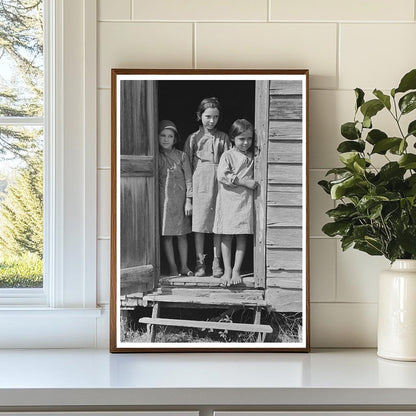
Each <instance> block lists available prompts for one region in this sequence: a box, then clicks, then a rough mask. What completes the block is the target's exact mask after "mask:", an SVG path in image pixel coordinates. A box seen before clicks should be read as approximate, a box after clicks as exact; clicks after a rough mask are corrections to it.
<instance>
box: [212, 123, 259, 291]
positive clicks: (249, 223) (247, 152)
mask: <svg viewBox="0 0 416 416" xmlns="http://www.w3.org/2000/svg"><path fill="white" fill-rule="evenodd" d="M253 133H254V129H253V125H252V124H251V123H250V122H249V121H247V120H244V119H239V120H236V121H235V122H234V123H233V125H232V126H231V129H230V139H231V141H232V142H233V143H234V147H233V148H232V149H231V150H228V151H226V152H225V153H224V154H223V155H222V156H221V160H220V163H219V165H218V183H219V186H218V188H219V189H218V197H217V205H216V211H215V224H214V233H217V234H222V236H221V249H222V257H223V261H224V275H223V276H222V278H221V280H222V283H223V284H224V285H225V286H231V285H236V284H239V283H241V265H242V263H243V260H244V255H245V252H246V243H247V234H253V228H254V219H253V215H254V205H253V204H254V189H255V188H256V187H257V185H258V184H257V182H256V181H255V180H254V161H253V154H252V152H251V147H252V144H253ZM234 236H235V237H236V240H237V241H236V252H235V259H234V267H231V257H232V253H231V247H232V240H233V238H234Z"/></svg>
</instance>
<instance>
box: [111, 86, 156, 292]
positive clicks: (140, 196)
mask: <svg viewBox="0 0 416 416" xmlns="http://www.w3.org/2000/svg"><path fill="white" fill-rule="evenodd" d="M155 88H156V87H155V83H153V82H145V81H130V80H125V81H121V85H120V161H119V163H120V286H121V295H125V294H131V293H146V292H147V291H150V290H152V289H153V288H154V287H155V286H156V283H157V282H156V279H157V274H158V267H159V266H158V264H159V260H158V257H159V255H158V246H159V244H158V235H159V234H158V210H157V204H156V195H157V187H156V185H157V169H156V167H157V160H156V153H155V152H156V149H155V145H154V143H155V137H156V134H157V132H156V131H155V126H156V123H155V120H156V117H157V114H156V106H155V105H156V104H155V103H156V92H155Z"/></svg>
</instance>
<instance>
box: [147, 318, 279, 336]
mask: <svg viewBox="0 0 416 416" xmlns="http://www.w3.org/2000/svg"><path fill="white" fill-rule="evenodd" d="M139 322H140V323H143V324H150V325H163V326H178V327H186V328H202V329H219V330H224V331H240V332H261V333H272V332H273V329H272V327H271V326H270V325H260V324H239V323H234V322H212V321H190V320H185V319H168V318H140V319H139Z"/></svg>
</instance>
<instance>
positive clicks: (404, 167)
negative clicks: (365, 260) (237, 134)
mask: <svg viewBox="0 0 416 416" xmlns="http://www.w3.org/2000/svg"><path fill="white" fill-rule="evenodd" d="M355 95H356V101H355V115H354V119H353V120H352V121H349V122H347V123H344V124H342V126H341V135H342V136H343V138H344V139H345V140H344V141H342V142H341V143H340V144H339V146H338V148H337V151H338V152H339V159H340V161H341V163H342V167H337V168H334V169H330V170H329V171H328V172H327V176H328V175H331V174H332V175H334V176H335V177H334V179H332V180H321V181H320V182H319V185H320V186H321V187H322V188H323V189H324V190H325V192H327V193H328V194H329V195H330V196H331V198H332V199H333V200H336V201H337V206H336V208H334V209H331V210H329V211H327V215H328V216H329V217H330V218H331V219H332V221H331V222H329V223H327V224H325V225H324V226H323V228H322V231H323V232H324V233H325V234H326V235H328V236H330V237H338V238H340V240H341V246H342V249H343V250H346V249H348V248H350V247H352V248H355V249H357V250H361V251H364V252H366V253H368V254H370V255H372V256H384V257H385V258H387V259H388V260H390V262H391V269H390V270H389V271H385V272H383V273H382V274H381V276H380V283H379V327H378V354H379V355H380V356H382V357H385V358H391V359H399V360H412V361H414V360H416V153H415V149H414V148H415V147H416V145H415V137H416V120H412V121H409V120H407V121H404V119H409V116H406V115H407V114H409V113H411V112H412V111H414V110H415V109H416V69H413V70H411V71H410V72H408V73H407V74H406V75H404V77H403V78H402V79H401V81H400V83H399V86H398V87H397V88H393V89H392V90H391V91H390V93H389V94H385V93H384V92H383V91H381V90H378V89H375V90H374V91H373V96H374V97H372V98H371V99H369V100H367V101H366V99H365V98H366V97H365V94H364V91H363V90H362V89H360V88H356V89H355ZM381 111H384V112H386V111H387V112H388V113H389V114H390V116H391V117H392V118H393V120H394V124H395V131H393V132H384V131H382V130H379V129H377V128H376V126H373V117H374V116H375V115H376V114H378V113H379V112H381ZM403 116H406V117H403ZM376 157H377V158H380V157H381V158H383V159H385V162H384V164H382V166H380V163H375V158H376Z"/></svg>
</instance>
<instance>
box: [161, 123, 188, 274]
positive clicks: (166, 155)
mask: <svg viewBox="0 0 416 416" xmlns="http://www.w3.org/2000/svg"><path fill="white" fill-rule="evenodd" d="M178 139H179V133H178V129H177V128H176V126H175V124H174V123H173V122H172V121H170V120H162V121H161V122H160V123H159V149H160V152H159V195H160V229H161V234H162V242H163V248H164V251H165V254H166V259H167V261H168V265H169V274H170V275H171V276H176V275H178V268H177V266H176V262H175V255H174V250H173V237H174V236H176V237H177V239H178V251H179V257H180V265H181V267H180V272H179V274H180V275H182V276H193V273H192V272H191V270H189V268H188V239H187V236H186V235H187V234H189V233H190V232H191V220H190V215H191V214H192V172H191V166H190V163H189V159H188V156H187V155H186V154H185V153H184V152H181V151H180V150H178V149H176V147H175V144H176V143H177V142H178Z"/></svg>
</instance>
